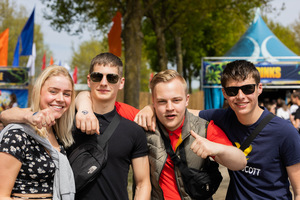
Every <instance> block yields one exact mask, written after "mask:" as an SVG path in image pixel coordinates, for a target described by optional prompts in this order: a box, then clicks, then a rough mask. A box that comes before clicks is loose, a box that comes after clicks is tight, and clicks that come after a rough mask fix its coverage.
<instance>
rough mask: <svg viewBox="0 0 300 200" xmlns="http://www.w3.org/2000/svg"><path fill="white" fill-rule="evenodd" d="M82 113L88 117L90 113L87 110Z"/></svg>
mask: <svg viewBox="0 0 300 200" xmlns="http://www.w3.org/2000/svg"><path fill="white" fill-rule="evenodd" d="M81 112H82V114H84V115H87V114H88V113H89V112H88V111H87V110H83V111H81Z"/></svg>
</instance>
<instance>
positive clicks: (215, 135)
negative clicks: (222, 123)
mask: <svg viewBox="0 0 300 200" xmlns="http://www.w3.org/2000/svg"><path fill="white" fill-rule="evenodd" d="M206 133H207V139H208V140H209V141H212V142H216V143H219V144H224V145H228V146H232V143H231V142H230V140H229V139H228V137H227V136H226V134H225V133H224V132H223V131H222V129H221V128H219V127H218V126H217V125H215V123H214V121H213V120H211V121H210V122H209V124H208V126H207V132H206Z"/></svg>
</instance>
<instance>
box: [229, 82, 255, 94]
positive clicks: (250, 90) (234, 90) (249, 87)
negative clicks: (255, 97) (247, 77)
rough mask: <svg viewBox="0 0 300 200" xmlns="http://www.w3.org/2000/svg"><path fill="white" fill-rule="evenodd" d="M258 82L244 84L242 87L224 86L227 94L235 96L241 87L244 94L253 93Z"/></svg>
mask: <svg viewBox="0 0 300 200" xmlns="http://www.w3.org/2000/svg"><path fill="white" fill-rule="evenodd" d="M255 86H256V84H249V85H243V86H241V87H224V90H225V92H226V94H227V95H228V96H230V97H234V96H236V95H237V94H238V93H239V90H240V89H241V90H242V91H243V93H244V94H246V95H247V94H252V93H253V92H254V91H255Z"/></svg>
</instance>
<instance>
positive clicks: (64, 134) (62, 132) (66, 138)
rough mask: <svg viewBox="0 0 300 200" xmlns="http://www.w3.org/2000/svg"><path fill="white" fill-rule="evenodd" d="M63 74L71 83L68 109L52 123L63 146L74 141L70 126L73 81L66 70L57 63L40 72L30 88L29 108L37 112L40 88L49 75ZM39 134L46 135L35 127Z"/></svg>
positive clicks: (43, 130)
mask: <svg viewBox="0 0 300 200" xmlns="http://www.w3.org/2000/svg"><path fill="white" fill-rule="evenodd" d="M59 75H63V76H65V77H66V78H68V79H69V80H70V82H71V84H72V95H71V104H70V107H69V109H68V110H66V112H64V113H63V115H62V116H61V117H60V118H59V119H56V123H55V125H54V130H55V132H56V135H57V137H58V138H59V139H60V141H61V142H62V143H63V145H64V146H65V147H69V146H71V144H72V143H73V142H74V140H73V137H72V132H71V130H72V126H73V119H74V115H75V91H74V82H73V80H72V77H71V76H70V74H69V72H68V70H67V69H66V68H64V67H62V66H58V65H50V66H48V67H46V69H45V70H44V71H43V72H42V73H41V75H40V76H39V77H38V78H37V80H36V82H35V84H34V87H33V90H32V98H31V110H32V111H33V112H38V111H39V110H40V99H41V89H42V87H43V85H44V83H45V82H46V80H48V79H49V78H50V77H53V76H59ZM36 130H37V132H38V134H39V135H40V136H43V137H45V136H46V129H45V128H42V129H36Z"/></svg>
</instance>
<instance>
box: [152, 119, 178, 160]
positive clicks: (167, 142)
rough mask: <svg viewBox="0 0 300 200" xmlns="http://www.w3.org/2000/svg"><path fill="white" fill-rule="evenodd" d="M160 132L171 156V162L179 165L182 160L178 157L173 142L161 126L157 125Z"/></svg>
mask: <svg viewBox="0 0 300 200" xmlns="http://www.w3.org/2000/svg"><path fill="white" fill-rule="evenodd" d="M156 124H157V126H158V129H159V132H160V135H161V137H162V139H163V141H164V144H165V147H166V151H167V153H168V154H169V156H170V157H171V160H172V161H173V162H174V164H175V165H178V164H179V163H180V159H179V158H178V156H177V155H176V154H175V153H174V150H173V148H172V146H171V142H170V140H169V139H167V138H166V136H165V134H164V132H163V131H162V129H161V127H160V126H159V124H158V123H156Z"/></svg>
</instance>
